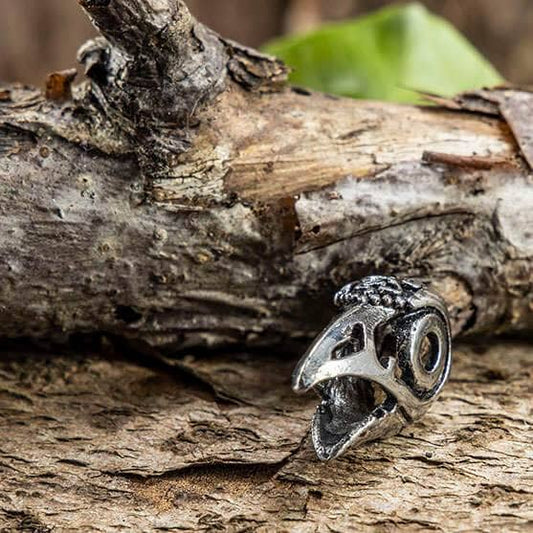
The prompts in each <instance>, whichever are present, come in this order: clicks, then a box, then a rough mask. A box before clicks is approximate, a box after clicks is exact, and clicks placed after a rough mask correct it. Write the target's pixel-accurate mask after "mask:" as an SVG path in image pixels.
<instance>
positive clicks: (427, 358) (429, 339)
mask: <svg viewBox="0 0 533 533" xmlns="http://www.w3.org/2000/svg"><path fill="white" fill-rule="evenodd" d="M419 358H420V363H421V365H422V367H423V368H424V370H425V371H426V372H433V370H435V368H436V367H437V364H438V362H439V338H438V337H437V335H435V333H431V332H430V333H428V334H427V335H426V336H425V337H424V338H423V339H422V342H421V343H420V353H419Z"/></svg>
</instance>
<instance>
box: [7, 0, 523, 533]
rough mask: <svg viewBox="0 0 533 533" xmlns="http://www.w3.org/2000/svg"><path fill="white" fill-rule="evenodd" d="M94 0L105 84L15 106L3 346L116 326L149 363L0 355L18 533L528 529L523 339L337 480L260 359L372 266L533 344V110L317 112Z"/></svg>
mask: <svg viewBox="0 0 533 533" xmlns="http://www.w3.org/2000/svg"><path fill="white" fill-rule="evenodd" d="M80 3H81V4H82V6H83V7H84V8H85V10H86V11H87V12H88V13H89V15H90V17H91V18H92V19H93V21H94V23H95V24H96V25H97V27H98V28H99V29H100V31H101V32H102V34H103V35H104V36H105V39H104V38H100V39H97V40H96V41H93V42H91V43H89V44H87V45H86V46H85V47H84V48H83V49H82V51H81V52H80V59H81V61H82V63H83V64H84V66H85V69H86V71H87V74H88V76H89V78H90V81H89V82H88V83H84V84H82V85H81V86H78V87H75V88H74V89H73V90H72V91H71V89H70V85H69V83H70V82H69V80H70V78H71V76H72V73H71V72H68V71H67V72H64V73H57V74H56V75H55V76H54V77H53V78H51V79H50V82H49V84H48V90H47V94H46V96H44V95H42V94H41V93H39V92H38V91H34V90H30V89H26V88H21V87H6V88H4V89H1V90H0V132H1V137H0V176H1V179H0V197H1V198H2V205H1V209H0V221H1V226H2V232H1V238H2V246H1V248H0V272H1V274H2V281H3V284H2V286H1V287H0V312H1V315H0V335H2V336H4V337H30V338H46V339H60V340H64V339H65V338H68V337H69V336H70V335H72V334H77V333H104V334H110V335H111V336H112V337H113V338H117V337H118V338H126V339H128V340H130V341H135V343H136V344H137V345H138V346H141V347H142V348H143V349H142V353H143V354H144V355H143V356H142V358H143V359H142V361H140V363H143V364H144V365H145V366H146V364H150V365H151V366H152V367H153V368H152V369H151V370H147V369H146V368H145V367H143V366H140V365H139V364H137V365H136V364H133V363H131V362H126V361H123V360H120V359H117V360H115V359H116V358H114V357H112V354H108V356H107V357H105V356H102V355H101V356H98V357H95V356H90V355H86V356H84V357H80V358H72V357H71V358H66V357H60V356H58V357H53V358H51V359H50V360H43V359H41V360H39V359H33V358H29V359H24V358H21V357H20V355H19V356H18V357H12V356H8V355H5V356H4V357H3V358H2V363H1V368H0V377H1V379H2V380H3V384H2V385H1V387H0V393H2V397H5V403H4V404H3V407H2V409H3V413H2V414H5V415H6V416H5V417H3V418H2V420H3V422H2V423H3V424H4V428H3V429H4V434H6V435H8V434H9V438H7V439H6V442H5V443H3V444H2V445H1V446H0V457H2V468H4V473H5V474H6V475H5V476H3V478H2V481H0V494H2V495H3V497H2V500H1V501H0V511H3V513H4V515H5V520H6V524H7V525H6V527H13V528H16V527H21V524H22V525H24V524H30V526H31V527H34V528H37V529H38V528H46V527H56V528H64V529H66V528H68V527H73V526H72V524H74V526H75V527H80V528H86V529H91V528H93V529H97V528H99V529H100V530H104V531H107V530H111V529H114V528H116V529H118V528H120V527H122V526H121V524H122V525H126V527H129V528H131V527H133V528H134V529H135V528H138V529H147V528H154V529H155V528H157V527H159V528H166V529H169V528H172V527H181V528H184V529H198V528H204V529H206V530H212V529H213V528H217V527H218V528H219V529H230V530H241V529H243V528H246V527H247V528H254V527H256V526H264V527H265V528H266V529H267V530H269V529H270V530H272V528H271V525H268V524H267V522H268V520H269V519H272V520H273V522H272V524H274V527H275V528H287V527H289V525H296V526H301V527H303V528H307V527H310V526H311V525H312V526H314V527H315V529H317V530H322V529H326V528H327V527H328V524H329V526H331V523H332V522H331V520H334V519H335V517H336V516H339V515H341V516H342V520H341V521H340V522H338V524H337V525H338V527H339V528H340V529H344V528H348V527H355V528H356V529H357V528H359V529H361V528H362V529H364V528H368V529H372V528H375V527H382V528H383V529H385V530H386V529H387V528H389V529H391V528H394V527H396V526H401V525H405V524H410V525H413V524H415V525H417V526H419V528H420V529H424V528H425V529H431V528H436V527H437V526H438V524H439V523H440V521H441V520H442V519H443V517H444V514H445V513H446V512H449V510H450V509H451V508H454V506H455V505H456V504H457V502H461V503H463V504H464V502H465V500H467V501H468V502H469V503H468V505H469V506H470V507H468V509H466V507H465V508H464V509H465V515H463V516H462V517H457V520H464V523H465V524H466V525H467V526H468V527H469V528H475V527H478V526H479V527H486V528H491V527H494V528H497V527H499V526H500V525H501V524H503V523H505V524H506V525H509V527H519V526H521V525H523V524H524V523H525V520H526V511H525V510H523V509H522V508H521V507H520V505H521V502H522V503H523V501H524V500H525V499H526V497H527V496H528V494H529V493H528V490H529V489H528V488H527V486H526V484H525V481H524V480H523V472H524V471H525V460H524V459H522V453H523V451H524V449H525V446H526V444H527V439H526V434H525V428H524V427H523V425H524V424H523V419H521V417H523V416H524V414H525V411H526V407H525V406H526V405H527V403H525V402H527V397H526V391H525V385H526V383H527V381H526V378H525V370H524V369H525V365H526V363H527V359H528V357H529V355H530V353H529V349H528V348H527V347H526V346H516V347H512V346H508V345H500V346H497V347H495V348H494V349H492V350H490V351H489V352H488V354H486V355H485V356H481V355H479V354H477V353H475V352H476V351H478V350H474V349H471V348H468V349H466V353H465V355H463V356H459V357H458V359H459V364H458V365H457V367H458V369H457V370H456V374H455V382H454V383H453V385H452V386H451V387H450V388H449V390H448V392H447V395H448V396H446V397H445V399H444V401H443V402H441V403H440V404H439V406H438V407H437V409H436V410H435V411H434V412H433V413H434V414H433V415H432V416H430V417H428V418H426V419H425V420H424V421H423V422H422V423H421V424H419V425H418V426H415V427H414V428H413V430H412V432H413V436H412V437H410V432H409V431H407V432H406V433H405V434H404V435H403V436H400V437H397V438H396V439H395V440H391V441H387V442H386V443H380V444H375V445H371V446H369V447H366V448H364V449H363V450H361V451H358V452H354V455H351V456H349V457H348V458H347V459H346V460H345V461H340V462H338V463H334V465H333V466H331V465H330V466H323V467H321V466H319V465H318V464H317V463H316V462H314V461H313V460H312V458H311V456H310V452H309V450H308V447H307V445H306V444H305V441H302V439H303V438H304V436H305V427H306V425H307V422H308V419H309V416H310V407H311V405H312V404H313V403H314V402H313V401H312V400H310V401H308V400H298V399H293V398H292V397H291V396H290V394H289V392H288V390H287V377H288V375H289V373H290V367H291V366H292V364H293V363H294V361H293V357H292V356H291V357H288V356H287V357H279V356H278V357H273V356H272V357H271V356H268V357H267V356H265V355H264V354H263V355H261V354H260V353H258V352H257V351H256V352H253V354H252V352H251V351H249V350H250V349H251V348H252V347H256V346H258V345H264V346H269V347H272V346H273V345H274V344H278V343H281V342H283V343H287V342H288V341H292V340H295V339H296V340H297V339H302V338H304V339H305V338H308V337H309V336H310V335H312V334H313V333H315V332H316V330H317V329H318V328H319V327H320V326H322V325H323V323H324V321H325V320H327V318H328V317H329V315H330V314H331V308H330V304H329V301H330V298H331V293H332V291H333V289H334V288H336V287H338V286H339V285H341V284H343V283H344V282H346V281H348V280H352V279H356V278H359V277H361V276H363V275H366V274H368V273H394V274H398V275H401V276H410V277H413V276H414V277H418V278H421V279H426V280H428V281H429V282H430V283H431V284H432V285H433V286H434V288H435V289H436V290H438V291H439V292H440V293H441V294H442V295H443V297H444V298H445V299H446V301H447V303H448V305H449V308H450V313H451V317H452V323H453V328H454V332H455V334H456V335H464V334H468V333H481V332H487V331H490V332H495V331H501V332H530V331H531V326H532V309H533V304H532V296H531V264H532V255H533V243H532V240H531V227H532V221H531V202H532V198H531V194H532V192H531V191H532V189H531V164H532V163H533V150H532V146H531V140H530V139H531V138H532V136H531V126H530V123H531V109H532V108H533V103H532V102H533V96H532V95H531V94H530V93H528V92H527V91H521V90H512V89H507V90H498V91H485V92H481V93H476V94H471V95H464V96H462V97H461V98H458V99H457V100H455V101H443V102H439V103H440V104H441V105H440V107H428V108H416V107H406V106H398V105H390V104H380V103H375V102H356V101H352V100H346V99H340V98H334V97H331V96H327V95H321V94H311V93H308V92H307V91H305V90H301V89H293V88H290V87H287V86H286V85H285V69H284V67H283V65H282V64H280V63H279V62H278V61H276V60H275V59H273V58H270V57H265V56H262V55H260V54H258V53H257V52H255V51H253V50H249V49H246V48H244V47H242V46H239V45H238V44H235V43H233V42H229V41H227V40H225V39H222V38H221V37H219V36H218V35H216V34H214V33H213V32H211V31H210V30H208V29H207V28H205V27H204V26H202V25H201V24H199V23H198V22H196V21H195V20H194V19H193V18H192V17H191V15H190V14H189V12H188V11H187V9H186V7H185V5H184V4H183V2H181V1H175V0H153V1H151V2H147V1H146V0H81V1H80ZM235 344H237V345H240V346H241V349H244V348H242V347H246V350H248V351H247V354H245V355H242V354H240V355H239V354H238V353H233V354H230V355H226V356H223V355H221V354H220V353H219V354H218V355H213V356H210V357H207V356H206V357H203V358H199V359H197V360H196V359H191V358H185V359H180V360H178V361H177V362H176V361H175V360H167V359H165V358H164V357H163V356H162V355H161V353H162V352H161V351H160V350H162V349H166V350H169V351H170V350H172V351H175V350H176V349H181V350H184V349H186V348H191V347H198V346H205V345H208V346H211V347H213V346H220V345H226V346H227V345H235ZM130 346H131V344H130ZM148 346H150V347H152V348H157V351H154V350H153V349H151V350H148V349H147V347H148ZM147 353H150V354H151V355H150V356H148V355H146V354H147ZM509 353H512V355H513V357H514V358H512V362H511V363H509V362H508V359H509ZM154 354H155V355H154ZM504 356H505V357H504ZM146 357H151V358H155V359H149V360H146V359H144V358H146ZM154 365H156V367H155V368H154ZM176 365H177V366H176ZM502 365H503V366H502ZM509 365H510V366H509ZM175 367H176V368H177V369H175ZM173 369H174V370H173ZM172 372H177V373H179V375H180V376H181V375H182V373H183V372H185V373H186V374H187V375H189V376H193V377H194V380H193V381H192V382H191V380H190V379H189V380H181V381H178V382H177V383H176V382H175V381H174V380H173V378H172ZM495 376H496V377H498V376H503V377H502V378H500V379H503V378H505V379H507V378H508V377H510V379H511V381H498V380H496V381H487V380H488V379H489V378H490V377H495ZM180 379H181V378H180ZM490 398H495V399H490ZM502 412H503V413H504V415H505V416H504V417H502V416H501V413H502ZM495 417H496V418H495ZM498 417H499V418H498ZM495 420H497V422H495ZM476 424H477V425H476ZM472 428H474V429H472ZM476 430H477V431H478V433H476V432H475V431H476ZM472 431H474V433H472ZM499 436H503V438H504V442H502V441H499V440H498V437H499ZM420 443H423V444H420ZM421 446H422V447H425V448H427V449H425V450H424V452H421V451H420V450H421ZM480 450H483V453H481V452H480ZM459 456H460V458H459ZM465 458H467V459H465ZM474 464H475V466H472V465H474ZM243 465H245V466H243ZM384 465H385V466H386V468H385V467H384ZM413 465H415V466H413ZM495 465H496V466H495ZM501 465H505V471H504V472H502V471H501ZM429 467H432V468H438V469H439V472H440V474H441V477H440V478H439V479H440V480H442V484H437V483H436V481H435V480H436V479H437V478H435V477H434V476H433V475H431V476H430V477H431V479H429V480H428V479H426V476H427V469H428V468H429ZM354 472H355V474H354ZM144 478H147V479H144ZM228 480H229V481H228ZM483 480H484V481H483ZM409 484H411V485H412V490H411V489H409V490H408V489H406V487H407V485H409ZM500 493H501V494H503V496H502V501H503V504H501V505H500V503H501V502H500V503H498V505H496V503H495V502H494V499H495V498H496V497H497V495H498V494H500ZM398 494H404V496H402V497H399V496H398ZM422 501H431V502H432V503H431V505H429V507H427V508H421V505H422V504H421V502H422ZM437 501H441V502H442V506H443V507H442V509H441V508H440V507H439V506H438V505H437V504H436V503H435V502H437ZM417 502H418V503H417ZM480 502H481V503H480ZM476 506H477V507H479V506H485V508H484V511H485V510H486V509H487V508H488V509H489V515H488V516H485V515H484V514H483V513H482V512H481V510H480V511H479V512H474V511H472V509H471V507H472V508H477V507H476ZM97 508H98V509H99V512H98V513H96V515H97V516H96V515H95V509H97ZM279 509H282V510H283V512H282V513H280V512H279ZM386 509H390V510H394V512H395V514H394V515H390V514H389V511H387V510H386ZM271 513H273V515H274V516H272V515H271ZM439 513H440V514H439ZM443 513H444V514H443ZM269 517H270V518H269ZM254 524H255V525H254ZM28 527H29V526H28ZM502 527H503V526H502Z"/></svg>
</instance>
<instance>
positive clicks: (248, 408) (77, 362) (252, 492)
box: [0, 344, 533, 533]
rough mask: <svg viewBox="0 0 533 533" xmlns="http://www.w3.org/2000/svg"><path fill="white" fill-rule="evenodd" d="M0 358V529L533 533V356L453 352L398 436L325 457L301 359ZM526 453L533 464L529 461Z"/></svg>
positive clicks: (508, 351) (511, 350)
mask: <svg viewBox="0 0 533 533" xmlns="http://www.w3.org/2000/svg"><path fill="white" fill-rule="evenodd" d="M23 353H24V354H25V357H21V350H20V349H19V350H18V351H17V353H16V354H13V355H9V354H6V353H3V354H2V357H0V426H1V431H2V435H3V436H4V438H3V439H2V442H1V444H0V529H2V531H17V532H18V531H28V532H29V531H32V532H35V531H39V532H45V531H61V532H63V531H105V532H107V531H264V532H271V531H319V532H330V531H364V532H366V531H368V532H376V531H382V532H396V531H409V532H413V531H415V532H416V531H487V532H501V531H505V532H510V533H511V532H519V531H529V530H530V527H528V526H531V502H532V501H533V491H532V486H531V479H530V473H531V457H530V455H531V453H530V448H531V434H530V427H529V426H528V423H527V420H528V417H529V416H530V410H531V402H532V400H533V396H532V394H531V386H530V384H531V379H532V377H533V376H532V369H533V358H532V351H531V347H530V346H527V345H520V344H497V345H495V346H494V345H493V346H492V347H490V348H488V347H483V346H470V347H468V346H464V347H461V348H459V349H457V350H456V353H455V364H454V368H453V371H452V376H451V381H450V383H449V386H448V387H447V388H446V389H445V391H444V393H443V396H442V398H441V400H439V402H437V404H436V405H435V406H434V407H433V408H432V410H431V412H430V413H429V414H428V415H427V416H426V417H425V418H424V419H423V420H422V421H421V422H419V423H417V424H416V425H414V426H412V427H410V428H407V429H406V430H404V431H403V432H402V434H400V435H399V436H397V437H394V438H392V439H388V440H386V441H383V442H376V443H373V444H369V445H366V446H364V447H362V448H360V449H358V450H351V451H350V452H349V453H348V454H347V455H346V456H344V457H343V458H342V459H341V460H338V461H334V462H331V463H320V462H319V461H318V460H317V459H316V457H315V456H314V452H313V450H312V448H311V446H310V443H309V442H308V440H307V439H306V431H307V428H308V424H309V418H310V416H311V415H312V412H313V410H314V405H315V400H314V399H313V398H308V397H305V398H302V397H299V396H295V395H293V394H291V391H290V388H289V376H290V369H291V367H292V365H293V364H294V362H295V361H294V359H293V358H290V357H286V358H285V360H281V359H280V358H279V357H276V356H270V355H264V357H262V358H258V357H256V356H250V355H243V354H228V355H226V356H220V354H219V355H217V356H214V357H201V358H189V359H186V360H185V361H182V362H180V363H179V364H180V366H181V367H184V368H187V369H188V370H189V371H190V372H194V373H195V374H196V375H197V376H199V377H201V379H202V380H203V382H204V383H205V385H204V386H203V387H202V386H201V382H198V381H197V382H196V383H192V382H191V381H190V380H187V379H186V378H185V377H184V376H183V374H181V373H180V372H179V371H178V370H176V369H173V367H168V366H166V367H165V366H159V367H157V366H155V365H153V364H152V365H151V367H148V366H146V365H144V366H140V365H137V364H134V363H132V362H131V359H130V360H127V359H126V360H125V359H122V358H120V357H119V356H118V355H116V356H114V357H113V356H112V354H110V353H105V352H104V353H101V354H100V355H98V356H94V355H87V356H84V357H79V356H78V357H75V356H73V355H72V354H64V355H62V356H59V355H57V356H48V357H43V354H42V353H38V354H36V355H34V354H32V353H31V352H27V351H26V352H23ZM528 456H529V457H528Z"/></svg>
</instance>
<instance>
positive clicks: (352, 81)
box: [264, 3, 503, 103]
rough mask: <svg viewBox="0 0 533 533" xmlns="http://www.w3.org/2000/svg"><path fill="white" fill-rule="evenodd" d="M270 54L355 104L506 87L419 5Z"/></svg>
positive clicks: (294, 78)
mask: <svg viewBox="0 0 533 533" xmlns="http://www.w3.org/2000/svg"><path fill="white" fill-rule="evenodd" d="M264 50H265V51H266V52H268V53H270V54H273V55H276V56H278V57H280V58H281V59H283V60H284V61H285V62H286V63H287V64H288V65H289V66H291V67H292V68H293V73H292V74H291V82H292V83H293V84H295V85H300V86H302V87H309V88H311V89H315V90H319V91H324V92H328V93H332V94H338V95H342V96H351V97H354V98H365V99H376V100H389V101H395V102H414V103H420V101H421V98H420V96H419V95H418V94H417V93H416V92H415V91H423V92H431V93H435V94H439V95H442V96H452V95H454V94H456V93H458V92H461V91H464V90H468V89H478V88H481V87H486V86H493V85H497V84H500V83H502V82H503V79H502V78H501V76H500V75H499V74H498V72H497V71H496V70H495V69H494V67H492V66H491V65H490V64H489V63H488V62H487V61H486V60H485V59H484V58H483V56H482V55H481V54H480V53H479V52H478V51H477V50H476V49H475V48H474V47H473V46H472V45H471V44H470V43H469V42H468V41H467V40H466V39H465V38H464V37H463V36H462V35H461V34H460V33H459V32H458V31H457V30H456V29H455V28H454V27H453V26H452V25H451V24H450V23H448V22H447V21H446V20H444V19H442V18H440V17H437V16H435V15H432V14H431V13H430V12H428V11H427V10H426V9H425V8H424V7H423V6H421V5H420V4H417V3H412V4H407V5H402V6H392V7H388V8H385V9H382V10H380V11H377V12H375V13H372V14H370V15H368V16H365V17H362V18H360V19H357V20H354V21H348V22H344V23H339V24H328V25H326V26H323V27H322V28H320V29H318V30H316V31H314V32H312V33H309V34H306V35H298V36H293V37H288V38H281V39H278V40H275V41H272V42H270V43H268V44H267V45H266V46H265V47H264Z"/></svg>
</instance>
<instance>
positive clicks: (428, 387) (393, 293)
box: [293, 276, 451, 460]
mask: <svg viewBox="0 0 533 533" xmlns="http://www.w3.org/2000/svg"><path fill="white" fill-rule="evenodd" d="M334 301H335V304H336V306H337V307H339V308H340V309H341V314H340V315H338V316H337V317H336V318H335V319H334V320H333V321H332V322H331V323H330V324H329V325H328V326H327V327H326V329H325V330H324V331H322V333H321V334H320V335H319V336H318V337H317V338H316V339H315V340H314V342H313V343H312V344H311V346H310V347H309V349H308V350H307V352H306V353H305V354H304V356H303V357H302V359H301V360H300V362H299V363H298V365H297V367H296V369H295V371H294V374H293V389H294V391H295V392H299V393H300V392H306V391H308V390H309V389H314V390H315V391H316V392H317V393H318V394H319V396H320V397H321V398H322V401H321V403H320V404H319V406H318V408H317V410H316V413H315V416H314V420H313V423H312V439H313V444H314V447H315V450H316V453H317V455H318V457H319V458H320V459H322V460H329V459H333V458H335V457H338V456H339V455H340V454H342V453H343V452H344V451H345V450H346V449H347V448H348V447H349V446H354V445H360V444H362V443H364V442H367V441H370V440H374V439H377V438H380V437H387V436H390V435H393V434H396V433H398V432H399V431H400V430H401V429H402V428H403V427H404V426H406V425H408V424H409V423H411V422H412V421H414V420H416V419H418V418H420V417H421V416H422V415H423V414H424V413H425V412H426V411H427V410H428V408H429V407H430V405H431V403H432V402H433V401H434V400H435V399H436V398H437V396H438V394H439V393H440V391H441V390H442V387H443V386H444V384H445V382H446V380H447V378H448V375H449V372H450V366H451V335H450V323H449V318H448V313H447V310H446V306H445V304H444V302H443V301H442V300H441V298H440V297H439V296H437V295H435V294H433V293H432V292H430V291H429V290H427V289H426V288H424V287H423V286H422V285H421V284H419V283H417V282H414V281H410V280H398V279H396V278H393V277H384V276H371V277H368V278H365V279H363V280H362V281H360V282H357V283H350V284H349V285H346V286H345V287H343V288H342V289H341V290H340V291H339V292H338V293H337V294H336V295H335V300H334Z"/></svg>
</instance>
